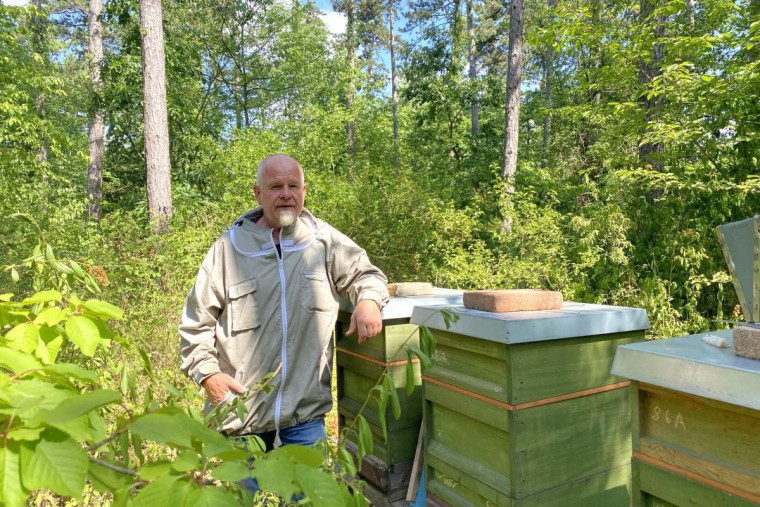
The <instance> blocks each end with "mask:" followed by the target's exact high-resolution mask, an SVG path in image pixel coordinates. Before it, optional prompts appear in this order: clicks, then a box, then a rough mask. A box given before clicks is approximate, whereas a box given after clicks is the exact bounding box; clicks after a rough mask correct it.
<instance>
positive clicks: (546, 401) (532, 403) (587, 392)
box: [422, 375, 631, 411]
mask: <svg viewBox="0 0 760 507" xmlns="http://www.w3.org/2000/svg"><path fill="white" fill-rule="evenodd" d="M422 380H424V381H426V382H430V383H431V384H437V385H439V386H441V387H445V388H446V389H450V390H452V391H456V392H458V393H461V394H464V395H465V396H469V397H470V398H475V399H477V400H480V401H484V402H486V403H489V404H491V405H494V406H497V407H499V408H503V409H505V410H510V411H515V410H524V409H526V408H533V407H540V406H541V405H548V404H550V403H556V402H558V401H565V400H572V399H575V398H582V397H583V396H589V395H592V394H599V393H604V392H607V391H614V390H615V389H622V388H624V387H628V386H630V385H631V381H630V380H626V381H623V382H618V383H617V384H609V385H606V386H601V387H595V388H593V389H586V390H584V391H576V392H574V393H567V394H563V395H561V396H552V397H551V398H544V399H543V400H536V401H529V402H527V403H520V404H518V405H510V404H509V403H504V402H503V401H499V400H494V399H493V398H489V397H488V396H483V395H482V394H478V393H474V392H472V391H468V390H467V389H462V388H461V387H457V386H453V385H451V384H447V383H446V382H443V381H441V380H438V379H434V378H431V377H428V376H427V375H423V376H422Z"/></svg>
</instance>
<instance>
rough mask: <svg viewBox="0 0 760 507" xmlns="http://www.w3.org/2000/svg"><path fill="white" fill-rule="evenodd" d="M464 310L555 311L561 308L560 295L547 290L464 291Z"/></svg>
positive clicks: (499, 311)
mask: <svg viewBox="0 0 760 507" xmlns="http://www.w3.org/2000/svg"><path fill="white" fill-rule="evenodd" d="M463 302H464V306H465V308H470V309H473V310H480V311H484V312H498V313H501V312H524V311H540V310H557V309H559V308H561V307H562V293H560V292H555V291H549V290H534V289H508V290H474V291H465V292H464V295H463Z"/></svg>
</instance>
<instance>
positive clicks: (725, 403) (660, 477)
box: [612, 331, 760, 507]
mask: <svg viewBox="0 0 760 507" xmlns="http://www.w3.org/2000/svg"><path fill="white" fill-rule="evenodd" d="M705 336H711V337H713V338H716V337H717V338H722V339H724V340H725V342H726V345H727V347H726V348H718V347H715V346H713V345H710V344H708V343H705V341H704V340H703V338H704V337H705ZM732 346H733V338H732V336H731V331H717V332H713V333H703V334H698V335H691V336H682V337H678V338H669V339H667V340H658V341H651V342H645V343H637V344H632V345H626V346H624V347H620V348H619V349H618V353H617V356H616V357H615V362H614V364H613V370H612V371H613V373H615V374H617V375H621V376H624V377H627V378H630V379H632V380H633V382H632V390H631V393H632V405H633V409H634V411H633V422H634V426H633V460H632V466H633V500H634V501H633V505H634V506H636V507H639V506H641V507H643V506H653V505H663V506H665V507H674V506H676V507H687V506H688V507H713V506H718V505H719V506H724V507H729V506H732V507H739V506H741V507H744V506H750V505H760V362H758V361H756V360H753V359H747V358H743V357H738V356H736V355H735V354H734V352H733V351H732V350H731V347H732Z"/></svg>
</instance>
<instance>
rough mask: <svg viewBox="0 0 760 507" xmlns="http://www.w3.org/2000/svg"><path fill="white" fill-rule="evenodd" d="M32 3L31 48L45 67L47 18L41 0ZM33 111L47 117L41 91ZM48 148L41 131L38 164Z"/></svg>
mask: <svg viewBox="0 0 760 507" xmlns="http://www.w3.org/2000/svg"><path fill="white" fill-rule="evenodd" d="M32 5H33V6H34V8H35V13H34V15H33V16H32V50H33V51H34V52H35V53H37V54H39V55H40V57H41V58H42V61H43V62H44V65H45V67H47V66H48V64H49V62H50V54H49V48H48V35H47V19H46V18H45V17H44V16H40V15H39V13H40V12H42V10H43V7H42V0H32ZM34 111H35V113H37V116H39V117H40V118H41V119H43V120H45V119H46V118H47V100H46V98H45V93H44V92H43V91H41V90H40V91H38V92H37V96H36V97H35V98H34ZM49 150H50V140H49V139H48V138H47V135H46V134H45V133H44V132H43V133H41V135H40V145H39V147H38V148H37V161H38V162H39V163H40V164H46V163H47V161H48V151H49ZM46 179H47V177H46V175H45V170H44V169H43V170H42V180H43V181H45V180H46Z"/></svg>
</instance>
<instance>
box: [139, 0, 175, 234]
mask: <svg viewBox="0 0 760 507" xmlns="http://www.w3.org/2000/svg"><path fill="white" fill-rule="evenodd" d="M140 34H141V39H142V67H143V96H144V100H145V104H144V113H143V118H144V123H145V175H146V182H147V183H146V185H147V194H148V217H149V218H150V223H151V232H152V233H154V234H161V233H163V232H165V231H166V229H167V227H168V225H169V220H170V219H171V216H172V194H171V165H170V160H169V124H168V117H167V110H166V70H165V61H164V32H163V27H162V14H161V1H160V0H140Z"/></svg>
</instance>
